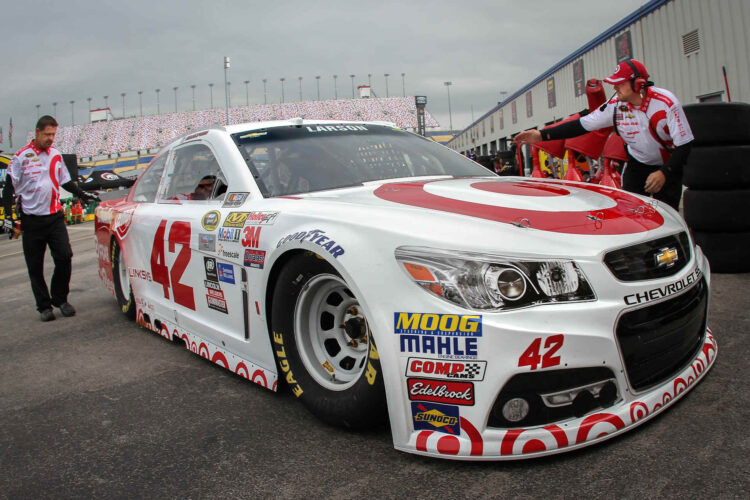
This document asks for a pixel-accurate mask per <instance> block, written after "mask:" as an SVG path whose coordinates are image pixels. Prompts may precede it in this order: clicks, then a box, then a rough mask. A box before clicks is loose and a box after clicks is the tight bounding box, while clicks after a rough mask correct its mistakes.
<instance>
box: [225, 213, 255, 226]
mask: <svg viewBox="0 0 750 500" xmlns="http://www.w3.org/2000/svg"><path fill="white" fill-rule="evenodd" d="M248 215H250V212H229V213H228V214H227V218H226V219H224V224H222V227H242V226H244V225H245V221H246V220H247V216H248Z"/></svg>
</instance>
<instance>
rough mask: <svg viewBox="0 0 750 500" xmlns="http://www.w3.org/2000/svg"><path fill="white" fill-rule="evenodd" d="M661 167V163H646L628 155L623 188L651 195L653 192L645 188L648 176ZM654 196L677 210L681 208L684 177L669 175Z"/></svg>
mask: <svg viewBox="0 0 750 500" xmlns="http://www.w3.org/2000/svg"><path fill="white" fill-rule="evenodd" d="M659 168H660V165H646V164H643V163H641V162H639V161H638V160H636V159H635V158H633V157H632V156H630V155H628V164H627V166H626V167H625V171H624V172H623V174H622V188H623V189H624V190H625V191H630V192H631V193H637V194H642V195H645V196H651V193H647V192H646V190H645V188H644V186H645V185H646V178H647V177H648V176H649V175H651V174H652V173H653V172H656V171H657V170H659ZM654 198H656V199H657V200H659V201H663V202H664V203H666V204H667V205H669V206H670V207H672V208H674V209H675V210H679V209H680V199H681V198H682V179H681V178H678V177H675V176H668V177H667V181H666V182H665V183H664V186H662V188H661V190H660V191H659V192H657V193H654Z"/></svg>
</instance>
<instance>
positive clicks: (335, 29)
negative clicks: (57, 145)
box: [0, 0, 644, 149]
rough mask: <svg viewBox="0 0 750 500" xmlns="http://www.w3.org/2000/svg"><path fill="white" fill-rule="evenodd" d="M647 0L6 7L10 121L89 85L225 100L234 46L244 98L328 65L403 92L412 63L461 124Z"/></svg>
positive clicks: (343, 75) (149, 103)
mask: <svg viewBox="0 0 750 500" xmlns="http://www.w3.org/2000/svg"><path fill="white" fill-rule="evenodd" d="M643 3H644V0H619V1H612V0H597V1H594V0H580V1H576V2H567V1H562V0H531V1H526V2H517V1H506V0H496V1H489V0H468V1H455V0H453V1H444V0H432V1H429V2H404V1H392V0H385V1H381V2H352V1H337V0H319V1H316V2H310V1H298V0H290V1H285V2H284V1H276V2H269V1H257V0H251V1H239V0H237V1H229V0H220V1H211V2H206V1H197V0H185V1H179V2H178V1H154V0H152V1H143V0H131V1H129V2H122V1H109V0H106V1H94V0H92V1H82V0H78V1H65V2H51V1H44V2H42V1H32V2H30V3H21V2H14V3H13V4H10V5H3V6H2V7H0V15H2V18H3V19H4V20H5V22H4V27H3V30H4V31H3V42H2V43H1V44H0V60H2V61H3V63H4V71H3V78H2V83H0V85H1V86H0V89H2V90H1V91H0V126H2V127H3V131H4V132H5V136H6V137H5V143H3V144H2V145H0V148H3V149H7V148H8V140H7V127H8V119H9V118H10V117H11V116H12V117H13V120H14V126H15V133H14V146H15V147H18V146H20V145H22V142H23V141H24V140H25V132H26V131H27V130H30V129H31V128H32V127H33V125H34V122H35V120H36V108H35V105H36V104H40V105H41V106H40V110H41V112H42V113H51V112H52V102H54V101H56V102H58V108H57V115H58V116H57V118H58V121H60V122H61V124H63V125H69V124H70V122H71V107H70V104H69V101H70V100H75V121H76V123H83V122H85V121H86V120H87V119H88V117H87V106H88V104H87V102H86V98H87V97H91V98H92V106H93V107H100V106H103V105H104V99H103V96H105V95H108V96H109V105H110V107H111V108H112V110H113V113H114V114H115V116H120V115H121V114H122V99H121V97H120V94H121V93H122V92H125V93H126V94H127V95H126V106H125V112H126V114H127V115H134V114H137V113H138V95H137V92H138V91H139V90H143V111H144V114H148V113H155V112H156V93H155V89H156V88H160V89H161V96H160V102H161V110H162V112H166V111H172V110H173V109H174V91H173V90H172V89H173V87H175V86H176V87H179V88H178V91H177V98H178V109H180V110H187V109H191V108H192V97H191V96H192V93H191V89H190V85H192V84H194V85H196V92H195V93H196V105H197V107H198V108H199V109H201V108H207V107H209V87H208V83H211V82H213V83H214V84H215V86H214V105H215V106H217V107H219V106H221V105H222V104H223V102H224V94H223V88H222V87H223V79H224V73H223V65H222V60H223V56H225V55H228V56H230V57H231V59H232V67H231V69H230V73H229V79H230V81H231V82H232V85H231V95H232V103H233V104H244V102H245V85H244V83H243V82H244V81H245V80H249V81H250V82H251V83H250V87H249V89H250V91H249V94H250V101H251V103H262V102H263V85H262V83H261V79H263V78H266V79H267V80H268V82H267V88H268V99H269V102H278V101H279V100H280V96H281V84H280V81H279V78H280V77H285V78H286V82H285V95H286V100H297V99H299V81H298V77H299V76H302V77H303V79H302V84H303V98H305V99H311V98H315V97H316V86H315V76H316V75H321V80H320V93H321V98H323V99H330V98H333V93H334V90H333V85H334V84H333V78H332V75H333V74H337V75H338V85H337V86H338V95H339V97H348V96H350V95H351V79H350V77H349V75H350V74H355V75H356V77H355V80H354V83H355V85H356V84H362V83H367V74H368V73H371V74H372V75H373V76H372V84H373V88H374V90H375V92H376V93H377V94H378V95H385V77H384V76H383V75H384V73H390V74H391V76H390V77H389V79H388V87H389V93H390V94H391V95H401V92H402V82H401V73H402V72H403V73H406V92H407V94H408V95H414V94H424V95H427V96H428V110H429V111H430V112H431V113H432V114H433V115H434V116H435V117H436V118H437V119H438V121H440V123H441V125H443V126H445V127H447V126H448V102H447V92H446V89H445V86H444V85H443V82H444V81H446V80H450V81H452V82H453V86H452V87H451V107H452V111H453V124H454V128H461V127H465V126H466V125H468V124H469V122H470V120H471V107H472V106H473V108H474V114H475V116H477V117H478V116H479V115H481V114H482V113H484V112H486V111H487V110H488V109H489V108H490V107H492V106H493V105H494V104H495V103H496V102H497V101H498V100H499V99H500V94H499V92H500V91H501V90H505V91H508V92H512V91H514V90H516V89H518V88H519V87H521V86H522V85H524V84H525V83H527V82H528V81H529V80H531V79H532V78H534V77H535V76H537V75H539V74H540V73H542V72H543V71H544V70H546V69H547V68H549V67H550V66H552V65H553V64H554V63H555V62H557V61H559V60H560V59H562V58H563V57H565V56H566V55H567V54H569V53H570V52H572V51H573V50H575V49H577V48H578V47H580V46H581V45H583V44H585V43H586V42H588V41H589V40H591V39H592V38H593V37H595V36H596V35H598V34H599V33H601V32H602V31H604V30H605V29H607V28H608V27H610V26H611V25H613V24H615V23H616V22H618V21H619V20H620V19H622V18H623V17H625V16H626V15H628V14H630V13H631V12H633V11H635V10H636V9H637V8H638V7H640V6H641V5H642V4H643Z"/></svg>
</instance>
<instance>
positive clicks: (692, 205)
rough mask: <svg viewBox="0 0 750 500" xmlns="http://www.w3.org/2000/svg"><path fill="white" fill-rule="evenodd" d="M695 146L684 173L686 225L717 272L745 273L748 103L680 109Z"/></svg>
mask: <svg viewBox="0 0 750 500" xmlns="http://www.w3.org/2000/svg"><path fill="white" fill-rule="evenodd" d="M685 114H686V115H687V118H688V121H689V122H690V128H691V129H692V130H693V135H694V136H695V141H694V142H693V148H692V151H691V152H690V156H689V157H688V160H687V163H686V165H685V169H684V172H683V184H684V185H685V186H687V188H688V189H687V190H685V192H684V194H683V211H684V215H685V222H687V224H688V227H690V230H691V232H692V234H693V238H694V239H695V242H696V243H697V244H698V245H700V246H701V248H702V249H703V253H704V254H705V255H706V257H707V258H708V261H709V263H710V264H711V270H712V271H714V272H718V273H740V272H748V271H750V104H748V103H718V102H717V103H699V104H689V105H687V106H685Z"/></svg>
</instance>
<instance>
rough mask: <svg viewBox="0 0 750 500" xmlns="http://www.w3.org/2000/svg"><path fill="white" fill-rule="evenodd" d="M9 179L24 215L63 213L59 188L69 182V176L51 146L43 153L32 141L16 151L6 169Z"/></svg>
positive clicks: (59, 156) (59, 155) (59, 157)
mask: <svg viewBox="0 0 750 500" xmlns="http://www.w3.org/2000/svg"><path fill="white" fill-rule="evenodd" d="M8 177H9V178H10V179H11V180H12V181H13V188H14V189H15V192H16V196H18V197H19V198H20V200H21V209H22V210H23V213H25V214H31V215H50V214H54V213H57V212H59V211H60V210H62V205H60V185H62V184H65V183H66V182H68V181H70V174H69V173H68V169H67V168H66V167H65V163H63V159H62V155H61V154H60V151H58V150H57V149H55V148H54V147H50V148H49V149H47V150H46V151H42V150H41V149H38V148H37V147H36V146H34V143H33V142H31V143H29V144H28V145H27V146H26V147H24V148H22V149H19V150H18V151H17V152H16V154H15V155H13V159H12V160H11V162H10V165H9V166H8Z"/></svg>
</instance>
